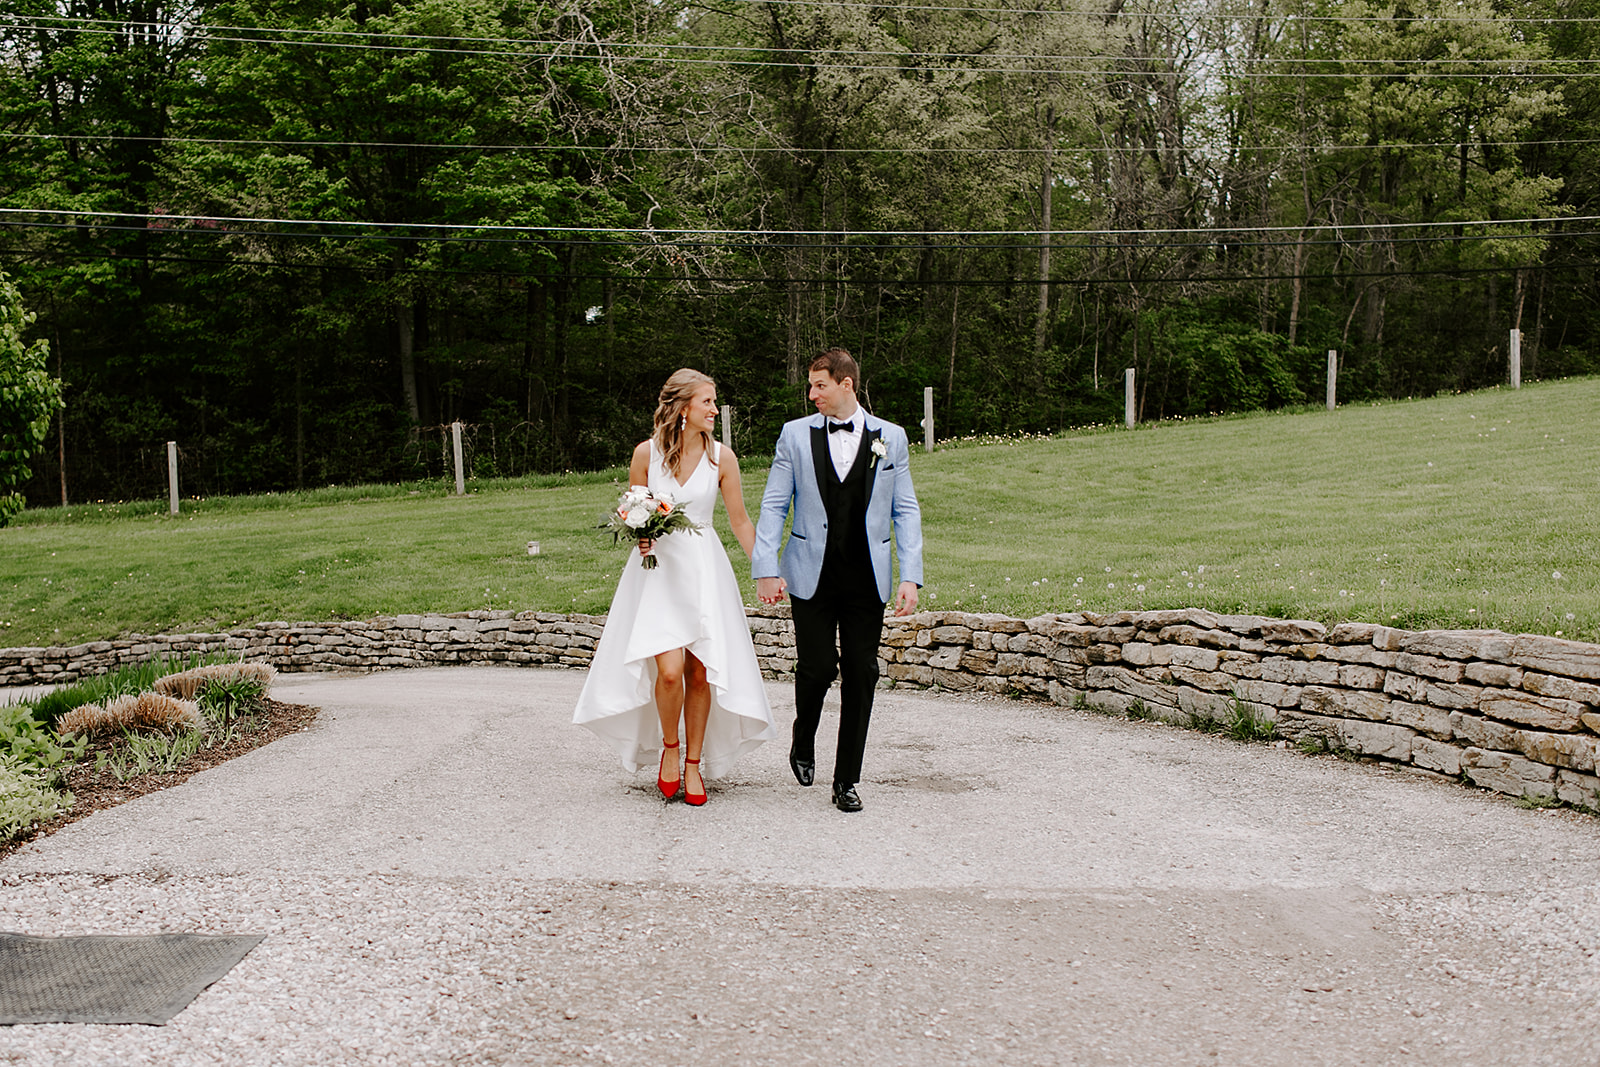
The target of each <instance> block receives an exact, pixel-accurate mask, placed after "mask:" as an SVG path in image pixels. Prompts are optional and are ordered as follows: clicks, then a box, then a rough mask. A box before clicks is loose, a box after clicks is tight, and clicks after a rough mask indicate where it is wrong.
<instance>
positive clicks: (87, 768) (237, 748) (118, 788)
mask: <svg viewBox="0 0 1600 1067" xmlns="http://www.w3.org/2000/svg"><path fill="white" fill-rule="evenodd" d="M319 710H320V709H318V708H313V707H310V706H308V705H305V704H283V703H280V702H279V701H276V700H272V699H268V700H265V701H263V702H262V710H261V711H259V712H257V713H256V714H255V715H254V716H252V719H253V722H254V728H253V729H249V730H241V731H239V734H238V736H236V737H235V738H234V739H233V740H232V741H230V742H228V743H227V744H225V745H218V746H216V747H215V748H205V749H201V750H200V751H199V752H196V753H195V754H194V755H193V756H190V757H189V758H188V759H187V760H185V761H184V764H183V766H182V767H179V768H178V769H177V770H176V771H173V772H172V773H170V774H161V773H158V772H152V773H150V774H142V775H139V776H138V777H136V778H129V779H127V780H125V781H121V782H119V781H117V778H116V775H114V774H112V773H111V771H110V770H109V769H105V770H99V771H97V770H95V756H96V754H97V753H99V752H103V751H106V750H107V749H108V748H110V746H111V745H112V744H114V743H115V742H113V741H110V740H103V741H99V742H96V743H95V744H93V745H91V746H89V750H88V751H87V752H85V753H84V757H83V759H81V760H79V761H78V762H77V763H75V764H73V765H72V768H71V770H69V771H67V773H66V776H65V782H64V783H63V784H64V785H65V786H66V788H67V791H68V792H70V793H71V794H72V797H73V801H72V807H71V809H70V810H68V812H67V813H66V814H65V815H60V816H57V817H56V818H54V819H51V820H50V821H49V822H44V823H40V824H39V825H38V826H37V827H36V828H35V829H34V830H33V831H32V832H30V833H28V834H25V835H23V836H21V837H17V838H14V839H12V840H10V841H4V842H0V858H3V857H5V856H7V855H9V854H10V853H12V852H14V851H16V850H17V849H18V848H20V847H21V846H23V845H25V844H27V843H28V842H29V841H32V840H33V839H35V838H38V837H46V836H48V835H50V834H52V833H54V832H55V831H57V830H59V829H61V828H62V827H63V826H66V825H67V824H68V823H74V822H77V821H78V820H79V819H81V818H83V817H84V816H86V815H93V814H94V813H95V812H97V811H100V810H102V809H105V808H114V807H116V806H117V805H118V804H122V803H125V802H126V801H129V800H137V799H138V798H139V797H142V796H144V795H145V794H146V793H154V792H156V791H157V790H160V789H166V788H168V787H169V786H174V785H177V784H179V783H180V782H183V781H185V780H186V779H187V778H188V777H189V776H190V775H191V774H195V773H197V772H199V771H204V770H208V769H209V768H212V767H216V766H218V765H220V764H223V763H226V762H228V761H229V760H231V759H234V758H236V757H238V756H243V755H244V754H245V753H247V752H254V751H255V750H256V749H258V748H260V747H261V746H263V745H269V744H271V743H272V742H274V741H276V740H277V739H278V738H280V737H284V736H287V735H288V734H292V733H295V732H297V731H299V730H304V729H305V728H306V727H307V726H310V725H311V723H312V721H313V720H315V719H316V717H317V712H318V711H319Z"/></svg>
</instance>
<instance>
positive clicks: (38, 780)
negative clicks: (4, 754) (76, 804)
mask: <svg viewBox="0 0 1600 1067" xmlns="http://www.w3.org/2000/svg"><path fill="white" fill-rule="evenodd" d="M70 807H72V794H71V793H64V792H58V791H56V790H54V789H52V788H50V785H49V784H48V783H47V782H46V781H45V780H44V779H43V777H42V776H40V775H38V774H35V773H30V772H29V771H28V770H26V769H25V768H22V767H19V766H17V765H16V764H14V763H12V762H11V761H9V760H3V759H0V841H10V840H11V839H12V838H14V837H18V836H20V835H22V834H25V833H27V832H28V831H29V830H32V829H33V828H34V827H36V826H38V825H39V824H40V823H42V822H44V821H45V820H47V819H53V818H55V817H56V816H57V815H60V814H61V813H62V812H64V811H66V810H67V809H68V808H70Z"/></svg>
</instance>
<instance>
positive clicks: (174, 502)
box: [167, 441, 178, 515]
mask: <svg viewBox="0 0 1600 1067" xmlns="http://www.w3.org/2000/svg"><path fill="white" fill-rule="evenodd" d="M167 504H168V507H169V509H170V510H171V513H172V514H174V515H176V514H177V513H178V442H176V441H168V442H167Z"/></svg>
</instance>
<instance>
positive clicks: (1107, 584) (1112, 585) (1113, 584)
mask: <svg viewBox="0 0 1600 1067" xmlns="http://www.w3.org/2000/svg"><path fill="white" fill-rule="evenodd" d="M1116 587H1117V583H1116V582H1107V583H1106V588H1107V589H1115V588H1116Z"/></svg>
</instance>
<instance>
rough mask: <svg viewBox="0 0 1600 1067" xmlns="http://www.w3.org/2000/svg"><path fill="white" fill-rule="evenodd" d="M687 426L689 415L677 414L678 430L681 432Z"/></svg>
mask: <svg viewBox="0 0 1600 1067" xmlns="http://www.w3.org/2000/svg"><path fill="white" fill-rule="evenodd" d="M688 428H689V416H687V415H679V416H678V432H679V433H682V432H683V431H684V430H686V429H688Z"/></svg>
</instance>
